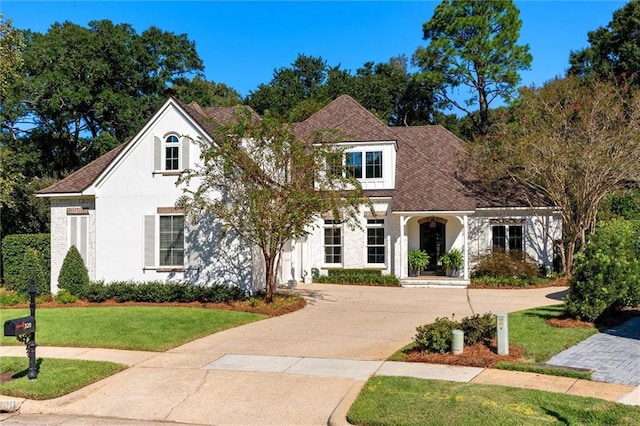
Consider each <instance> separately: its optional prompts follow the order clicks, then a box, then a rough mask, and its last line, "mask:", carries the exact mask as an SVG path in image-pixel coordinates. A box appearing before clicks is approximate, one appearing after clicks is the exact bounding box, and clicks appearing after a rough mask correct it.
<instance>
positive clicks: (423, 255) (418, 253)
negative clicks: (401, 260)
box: [407, 249, 429, 271]
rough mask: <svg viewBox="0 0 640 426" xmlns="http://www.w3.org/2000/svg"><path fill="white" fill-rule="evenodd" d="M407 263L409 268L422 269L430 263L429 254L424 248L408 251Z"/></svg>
mask: <svg viewBox="0 0 640 426" xmlns="http://www.w3.org/2000/svg"><path fill="white" fill-rule="evenodd" d="M407 264H408V266H409V269H412V270H418V271H420V270H422V269H424V268H426V267H427V265H428V264H429V255H428V254H427V252H426V251H424V250H416V249H414V250H409V252H408V253H407Z"/></svg>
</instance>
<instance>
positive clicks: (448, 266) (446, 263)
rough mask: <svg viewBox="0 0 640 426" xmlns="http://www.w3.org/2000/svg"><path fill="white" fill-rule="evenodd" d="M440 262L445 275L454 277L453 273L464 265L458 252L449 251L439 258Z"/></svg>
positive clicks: (460, 253) (462, 258)
mask: <svg viewBox="0 0 640 426" xmlns="http://www.w3.org/2000/svg"><path fill="white" fill-rule="evenodd" d="M440 262H441V263H442V267H443V268H444V270H445V271H446V274H447V275H448V276H454V275H455V274H454V273H455V272H457V271H458V269H460V268H461V267H462V265H464V257H463V256H462V252H461V251H460V250H458V249H451V250H449V251H448V252H446V253H445V254H443V255H442V256H440Z"/></svg>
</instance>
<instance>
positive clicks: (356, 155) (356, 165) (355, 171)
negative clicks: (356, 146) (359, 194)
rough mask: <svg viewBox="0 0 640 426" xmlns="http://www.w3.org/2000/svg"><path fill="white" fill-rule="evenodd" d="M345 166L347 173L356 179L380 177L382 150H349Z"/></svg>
mask: <svg viewBox="0 0 640 426" xmlns="http://www.w3.org/2000/svg"><path fill="white" fill-rule="evenodd" d="M363 160H364V163H363ZM345 166H346V169H347V173H349V174H350V175H351V176H353V177H354V178H356V179H362V178H363V177H364V178H365V179H380V178H382V151H366V152H360V151H350V152H347V153H346V154H345ZM363 170H364V173H363Z"/></svg>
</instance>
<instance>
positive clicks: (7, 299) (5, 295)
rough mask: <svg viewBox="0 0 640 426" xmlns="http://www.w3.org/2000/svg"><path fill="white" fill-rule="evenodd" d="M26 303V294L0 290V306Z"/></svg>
mask: <svg viewBox="0 0 640 426" xmlns="http://www.w3.org/2000/svg"><path fill="white" fill-rule="evenodd" d="M27 301H29V296H28V295H27V294H26V293H18V292H16V291H13V290H3V289H0V306H13V305H17V304H18V303H25V302H27Z"/></svg>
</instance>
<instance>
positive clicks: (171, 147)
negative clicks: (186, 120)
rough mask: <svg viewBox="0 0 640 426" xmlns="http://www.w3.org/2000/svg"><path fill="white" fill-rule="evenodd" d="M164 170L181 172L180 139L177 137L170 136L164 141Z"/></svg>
mask: <svg viewBox="0 0 640 426" xmlns="http://www.w3.org/2000/svg"><path fill="white" fill-rule="evenodd" d="M164 169H165V170H169V171H173V170H180V139H178V137H177V136H176V135H169V136H167V138H166V139H165V140H164Z"/></svg>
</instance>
